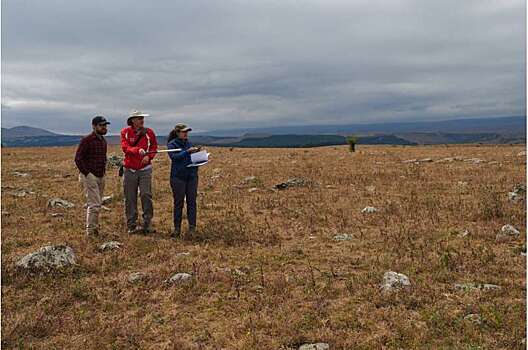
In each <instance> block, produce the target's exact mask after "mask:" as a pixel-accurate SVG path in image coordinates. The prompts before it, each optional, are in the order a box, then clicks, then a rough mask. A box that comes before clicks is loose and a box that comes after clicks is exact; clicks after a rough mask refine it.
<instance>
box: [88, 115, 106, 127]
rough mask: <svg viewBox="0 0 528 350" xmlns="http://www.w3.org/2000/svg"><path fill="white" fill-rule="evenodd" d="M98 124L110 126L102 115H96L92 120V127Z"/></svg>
mask: <svg viewBox="0 0 528 350" xmlns="http://www.w3.org/2000/svg"><path fill="white" fill-rule="evenodd" d="M99 124H104V125H108V124H110V122H109V121H107V120H106V118H105V117H103V116H102V115H97V116H95V117H94V118H93V119H92V125H99Z"/></svg>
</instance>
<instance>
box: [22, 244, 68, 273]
mask: <svg viewBox="0 0 528 350" xmlns="http://www.w3.org/2000/svg"><path fill="white" fill-rule="evenodd" d="M75 264H76V257H75V254H74V252H73V249H71V248H70V247H68V246H66V245H56V246H45V247H42V248H40V249H39V250H38V251H36V252H33V253H30V254H28V255H26V256H24V257H23V258H22V259H20V260H19V261H17V262H16V266H17V267H19V268H22V269H25V270H48V271H49V270H56V269H61V268H64V267H68V266H72V265H75Z"/></svg>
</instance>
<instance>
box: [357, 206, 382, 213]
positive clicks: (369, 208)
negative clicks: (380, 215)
mask: <svg viewBox="0 0 528 350" xmlns="http://www.w3.org/2000/svg"><path fill="white" fill-rule="evenodd" d="M377 211H378V209H376V208H374V207H365V208H363V210H361V212H362V213H364V214H372V213H375V212H377Z"/></svg>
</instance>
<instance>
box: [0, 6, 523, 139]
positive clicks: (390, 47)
mask: <svg viewBox="0 0 528 350" xmlns="http://www.w3.org/2000/svg"><path fill="white" fill-rule="evenodd" d="M525 13H526V11H525V3H524V1H521V0H515V1H514V0H500V1H499V0H497V1H485V2H484V1H479V0H475V1H472V0H468V1H455V0H446V1H438V2H431V1H427V2H425V1H419V0H415V1H410V0H394V1H366V0H365V1H363V0H356V1H331V0H325V1H323V0H320V1H303V2H296V1H287V0H286V1H258V2H245V1H205V0H203V1H200V0H195V1H171V0H158V1H154V2H145V1H124V0H122V1H111V2H107V1H90V2H88V1H59V0H48V1H45V2H42V1H36V0H35V1H26V0H16V1H15V0H7V1H3V2H2V94H3V99H2V124H3V126H7V127H10V126H14V125H20V124H28V125H37V126H39V125H40V126H44V127H46V128H49V129H51V130H56V131H61V132H84V131H86V130H87V129H88V124H89V119H90V117H91V116H92V115H93V114H95V113H103V114H105V115H107V116H108V117H109V119H112V120H113V121H115V123H114V124H113V127H114V128H115V130H113V131H114V132H116V131H117V129H118V127H119V125H120V124H124V121H125V115H126V113H127V112H128V111H129V110H131V109H134V108H139V109H143V110H145V111H147V112H149V113H151V114H152V119H151V121H150V122H149V123H150V125H151V126H153V127H155V128H156V129H160V132H162V133H164V132H166V131H167V130H168V129H169V128H171V127H172V126H173V125H174V124H175V123H176V122H177V121H180V120H183V121H186V122H187V123H190V124H192V125H193V126H194V127H195V129H201V130H208V129H216V128H227V127H241V126H269V125H273V124H276V125H295V124H319V123H323V124H325V123H347V122H350V123H352V122H374V121H396V120H427V119H448V118H457V117H471V116H500V115H524V114H525V104H526V98H525V96H526V91H525V70H526V66H525V62H526V56H525V49H526V42H525V34H526V33H525V22H526V18H525Z"/></svg>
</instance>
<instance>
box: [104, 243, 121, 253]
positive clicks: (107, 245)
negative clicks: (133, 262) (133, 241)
mask: <svg viewBox="0 0 528 350" xmlns="http://www.w3.org/2000/svg"><path fill="white" fill-rule="evenodd" d="M122 245H123V243H121V242H117V241H109V242H105V243H103V244H101V245H100V246H99V247H98V249H99V251H101V252H104V251H107V250H116V249H119V248H121V246H122Z"/></svg>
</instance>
